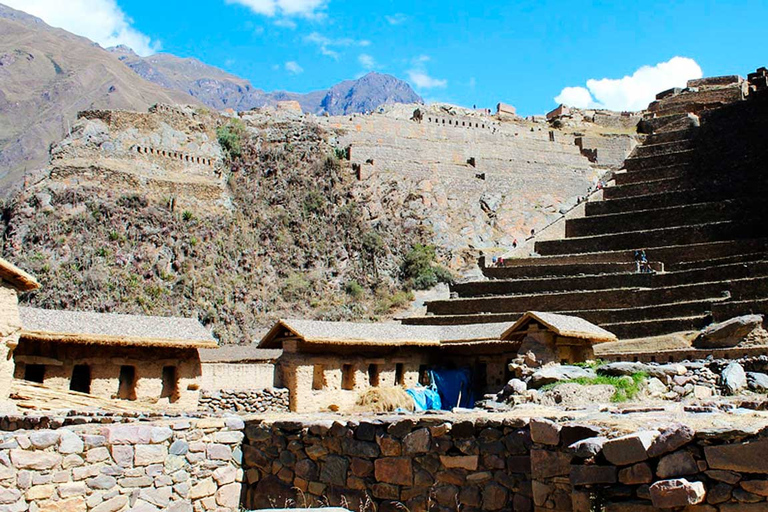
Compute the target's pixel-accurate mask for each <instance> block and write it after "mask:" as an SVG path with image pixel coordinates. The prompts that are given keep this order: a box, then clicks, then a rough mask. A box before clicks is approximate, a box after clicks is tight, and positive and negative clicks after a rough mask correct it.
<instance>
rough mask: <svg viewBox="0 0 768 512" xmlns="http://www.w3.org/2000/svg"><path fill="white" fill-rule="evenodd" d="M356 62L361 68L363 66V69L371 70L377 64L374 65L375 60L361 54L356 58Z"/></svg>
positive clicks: (365, 54)
mask: <svg viewBox="0 0 768 512" xmlns="http://www.w3.org/2000/svg"><path fill="white" fill-rule="evenodd" d="M357 61H358V62H359V63H360V65H361V66H363V67H364V68H365V69H373V68H375V67H376V66H377V65H378V64H377V63H376V60H375V59H374V58H373V57H371V56H370V55H368V54H367V53H361V54H360V55H359V56H358V57H357Z"/></svg>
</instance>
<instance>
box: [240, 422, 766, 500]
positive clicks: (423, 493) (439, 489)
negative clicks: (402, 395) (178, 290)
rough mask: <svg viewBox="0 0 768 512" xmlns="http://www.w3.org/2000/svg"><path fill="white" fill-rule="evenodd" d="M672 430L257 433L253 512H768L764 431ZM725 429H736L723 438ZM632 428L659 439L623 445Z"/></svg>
mask: <svg viewBox="0 0 768 512" xmlns="http://www.w3.org/2000/svg"><path fill="white" fill-rule="evenodd" d="M691 417H692V415H689V418H688V419H685V420H682V421H685V422H688V421H691V419H690V418H691ZM667 418H668V417H667ZM667 418H664V417H658V416H657V417H655V418H653V417H650V416H647V417H643V418H640V419H636V420H635V421H633V418H625V419H623V420H620V421H617V420H616V419H615V417H613V418H612V417H609V416H608V415H606V416H605V417H604V418H603V421H600V420H599V419H598V421H594V415H593V421H592V422H591V423H587V422H582V423H579V422H578V421H568V420H567V419H564V420H562V421H560V422H557V423H556V422H553V421H549V420H546V419H532V420H530V422H529V421H528V420H526V419H523V418H511V417H506V418H505V417H504V416H501V415H495V414H489V415H488V416H486V417H484V418H477V417H470V418H467V419H464V418H462V417H461V416H456V415H454V416H449V417H428V416H426V417H420V418H402V417H401V418H399V419H398V418H378V419H377V418H375V417H370V418H356V419H355V420H352V421H348V420H343V419H338V420H336V421H334V420H333V419H328V420H326V421H318V420H314V421H304V422H302V421H298V420H297V421H277V422H271V423H270V422H260V421H255V422H252V423H249V424H248V425H247V427H246V429H245V433H246V439H245V442H244V445H243V468H244V471H245V478H244V488H245V490H244V495H243V496H244V501H243V505H244V506H245V507H246V508H249V507H250V508H259V507H270V506H275V505H277V506H283V505H286V504H296V505H298V506H316V505H317V504H326V505H327V504H330V505H343V506H346V507H347V508H350V509H352V510H373V509H374V508H375V509H376V510H379V511H389V510H393V511H394V510H403V506H405V507H407V510H409V511H411V512H417V511H426V510H436V511H445V512H448V511H455V510H462V511H467V512H471V511H480V510H517V511H528V510H537V511H545V510H546V511H550V510H551V511H562V512H566V511H568V512H570V511H574V512H588V511H591V510H604V511H606V512H608V511H613V512H619V511H638V512H641V511H649V512H650V511H652V510H659V509H664V508H674V507H678V509H680V510H682V507H685V506H686V505H696V504H699V506H698V507H697V508H695V509H686V510H699V511H701V512H716V511H723V512H726V511H736V510H748V511H752V510H754V511H758V510H765V509H766V507H768V502H766V496H768V459H766V457H765V454H766V453H768V437H766V429H765V420H763V422H762V424H760V425H759V426H755V425H754V424H753V425H748V426H747V425H739V426H737V425H736V424H734V423H733V421H734V418H733V416H731V417H730V418H723V417H721V418H720V419H719V420H714V421H712V420H710V421H707V422H704V423H703V424H704V425H706V427H704V428H699V429H694V428H691V427H688V426H684V425H682V424H670V423H669V419H667ZM722 421H725V422H726V423H725V424H727V425H730V426H729V427H727V428H720V427H718V426H717V425H720V424H721V423H722ZM691 422H693V421H691ZM698 423H699V425H702V422H700V421H699V422H698ZM633 425H649V427H642V428H651V427H650V425H653V427H654V428H655V429H651V430H640V431H637V432H634V433H629V434H626V435H621V433H622V432H626V431H627V430H631V429H632V428H636V427H633Z"/></svg>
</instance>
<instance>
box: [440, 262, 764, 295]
mask: <svg viewBox="0 0 768 512" xmlns="http://www.w3.org/2000/svg"><path fill="white" fill-rule="evenodd" d="M763 276H765V277H768V261H765V260H764V261H754V262H748V263H732V264H729V265H716V266H711V267H704V268H696V269H689V270H683V271H679V272H665V273H660V274H645V273H638V272H631V273H630V272H626V273H621V274H602V275H575V276H559V277H536V278H530V279H497V280H491V281H472V282H467V283H455V284H453V285H451V291H452V292H455V293H457V294H458V296H459V297H460V298H472V297H488V296H496V297H498V296H509V295H527V294H532V293H537V292H539V293H553V292H562V291H573V290H584V291H586V290H601V289H611V288H635V287H636V288H662V287H670V286H679V285H683V284H693V283H708V282H713V281H723V280H730V279H743V278H748V277H763Z"/></svg>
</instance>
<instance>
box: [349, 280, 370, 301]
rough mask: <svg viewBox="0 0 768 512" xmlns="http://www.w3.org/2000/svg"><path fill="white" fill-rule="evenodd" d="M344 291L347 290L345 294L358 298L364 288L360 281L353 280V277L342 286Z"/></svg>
mask: <svg viewBox="0 0 768 512" xmlns="http://www.w3.org/2000/svg"><path fill="white" fill-rule="evenodd" d="M344 291H346V292H347V295H349V296H350V297H352V298H354V299H359V298H360V297H362V296H363V293H364V292H365V289H364V288H363V287H362V285H361V284H360V283H358V282H357V281H355V280H354V279H353V280H352V281H349V282H348V283H347V285H346V286H345V287H344Z"/></svg>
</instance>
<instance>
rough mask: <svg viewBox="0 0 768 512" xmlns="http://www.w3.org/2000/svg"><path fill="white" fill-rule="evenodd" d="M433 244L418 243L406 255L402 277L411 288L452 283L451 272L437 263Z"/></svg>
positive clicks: (418, 288) (417, 288)
mask: <svg viewBox="0 0 768 512" xmlns="http://www.w3.org/2000/svg"><path fill="white" fill-rule="evenodd" d="M436 261H437V254H436V253H435V247H434V246H433V245H422V244H416V245H414V246H413V248H412V249H411V250H410V251H408V254H406V255H405V258H404V259H403V263H402V265H401V266H400V271H401V273H402V278H403V280H404V281H405V283H406V286H408V287H409V288H414V289H416V290H426V289H428V288H432V287H433V286H435V285H436V284H437V283H450V282H452V280H453V276H451V273H450V272H449V271H448V270H447V269H445V268H443V267H441V266H439V265H438V264H437V262H436Z"/></svg>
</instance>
